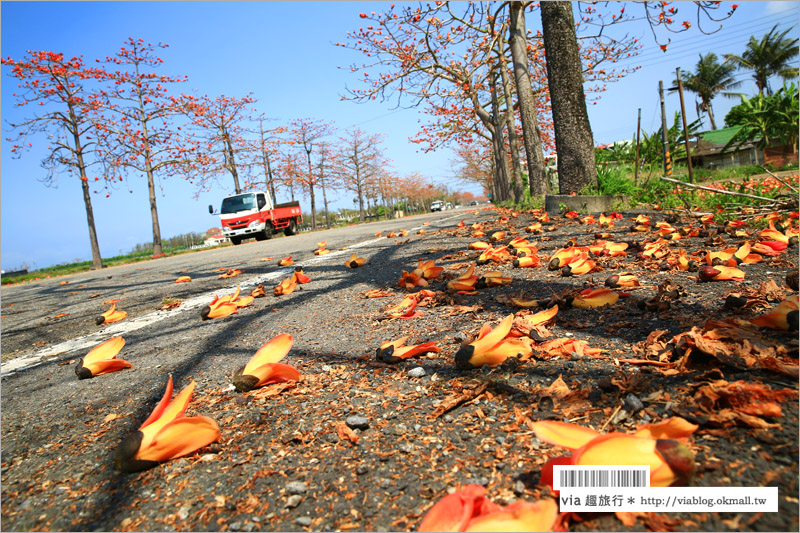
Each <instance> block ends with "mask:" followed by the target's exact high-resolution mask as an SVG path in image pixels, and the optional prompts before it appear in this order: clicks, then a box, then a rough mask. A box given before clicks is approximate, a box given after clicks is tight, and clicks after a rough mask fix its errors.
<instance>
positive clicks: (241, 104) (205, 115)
mask: <svg viewBox="0 0 800 533" xmlns="http://www.w3.org/2000/svg"><path fill="white" fill-rule="evenodd" d="M255 102H256V99H255V98H253V93H248V94H247V95H245V96H244V97H242V98H236V97H233V96H225V95H224V94H223V95H221V96H218V97H216V98H210V97H209V96H208V95H205V96H203V97H200V98H197V99H195V100H193V101H192V102H191V103H190V109H191V110H192V113H193V115H194V117H193V120H192V124H193V126H194V129H195V130H196V131H197V132H198V137H199V138H200V139H202V151H203V153H204V155H205V156H206V158H207V159H208V161H209V162H210V164H209V165H208V166H207V167H206V168H205V172H204V176H203V178H202V180H201V182H200V185H201V187H204V186H206V185H207V183H208V180H210V179H211V178H213V177H214V176H215V175H219V174H220V173H226V172H227V173H229V174H230V175H231V177H232V178H233V184H234V188H235V190H236V194H241V192H242V186H241V183H240V180H239V177H240V174H241V173H242V170H243V169H245V168H246V167H247V164H246V161H247V160H248V159H249V155H250V154H249V151H250V146H248V143H247V141H246V139H245V133H246V130H245V128H244V125H243V124H244V123H246V122H248V121H250V120H252V111H253V110H252V108H250V107H248V106H250V105H251V104H254V103H255Z"/></svg>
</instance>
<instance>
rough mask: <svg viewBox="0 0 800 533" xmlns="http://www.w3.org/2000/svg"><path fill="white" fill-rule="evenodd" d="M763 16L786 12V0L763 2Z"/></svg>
mask: <svg viewBox="0 0 800 533" xmlns="http://www.w3.org/2000/svg"><path fill="white" fill-rule="evenodd" d="M764 4H765V5H764V15H774V14H775V13H781V12H783V11H786V7H787V6H786V4H787V2H786V0H772V1H770V2H764Z"/></svg>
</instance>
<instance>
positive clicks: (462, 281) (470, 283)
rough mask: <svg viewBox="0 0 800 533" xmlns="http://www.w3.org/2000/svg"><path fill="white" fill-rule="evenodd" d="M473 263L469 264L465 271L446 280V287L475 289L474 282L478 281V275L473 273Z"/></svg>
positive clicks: (463, 289) (466, 289)
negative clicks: (454, 277)
mask: <svg viewBox="0 0 800 533" xmlns="http://www.w3.org/2000/svg"><path fill="white" fill-rule="evenodd" d="M473 272H475V265H474V264H472V265H470V266H469V268H468V269H467V271H466V272H464V273H463V274H461V275H460V276H459V277H457V278H456V279H453V280H450V281H448V282H447V288H448V290H451V291H472V290H475V284H476V283H477V282H478V276H476V275H474V274H473Z"/></svg>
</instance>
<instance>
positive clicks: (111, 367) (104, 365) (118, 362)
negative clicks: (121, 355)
mask: <svg viewBox="0 0 800 533" xmlns="http://www.w3.org/2000/svg"><path fill="white" fill-rule="evenodd" d="M83 367H84V368H88V369H89V372H91V373H92V376H99V375H100V374H109V373H111V372H116V371H117V370H122V369H123V368H133V365H132V364H131V363H129V362H128V361H125V360H124V359H105V360H102V361H92V362H90V363H87V362H86V361H85V360H84V362H83Z"/></svg>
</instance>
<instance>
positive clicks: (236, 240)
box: [231, 237, 242, 246]
mask: <svg viewBox="0 0 800 533" xmlns="http://www.w3.org/2000/svg"><path fill="white" fill-rule="evenodd" d="M231 242H232V243H233V245H234V246H236V245H237V244H242V238H241V237H231Z"/></svg>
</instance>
